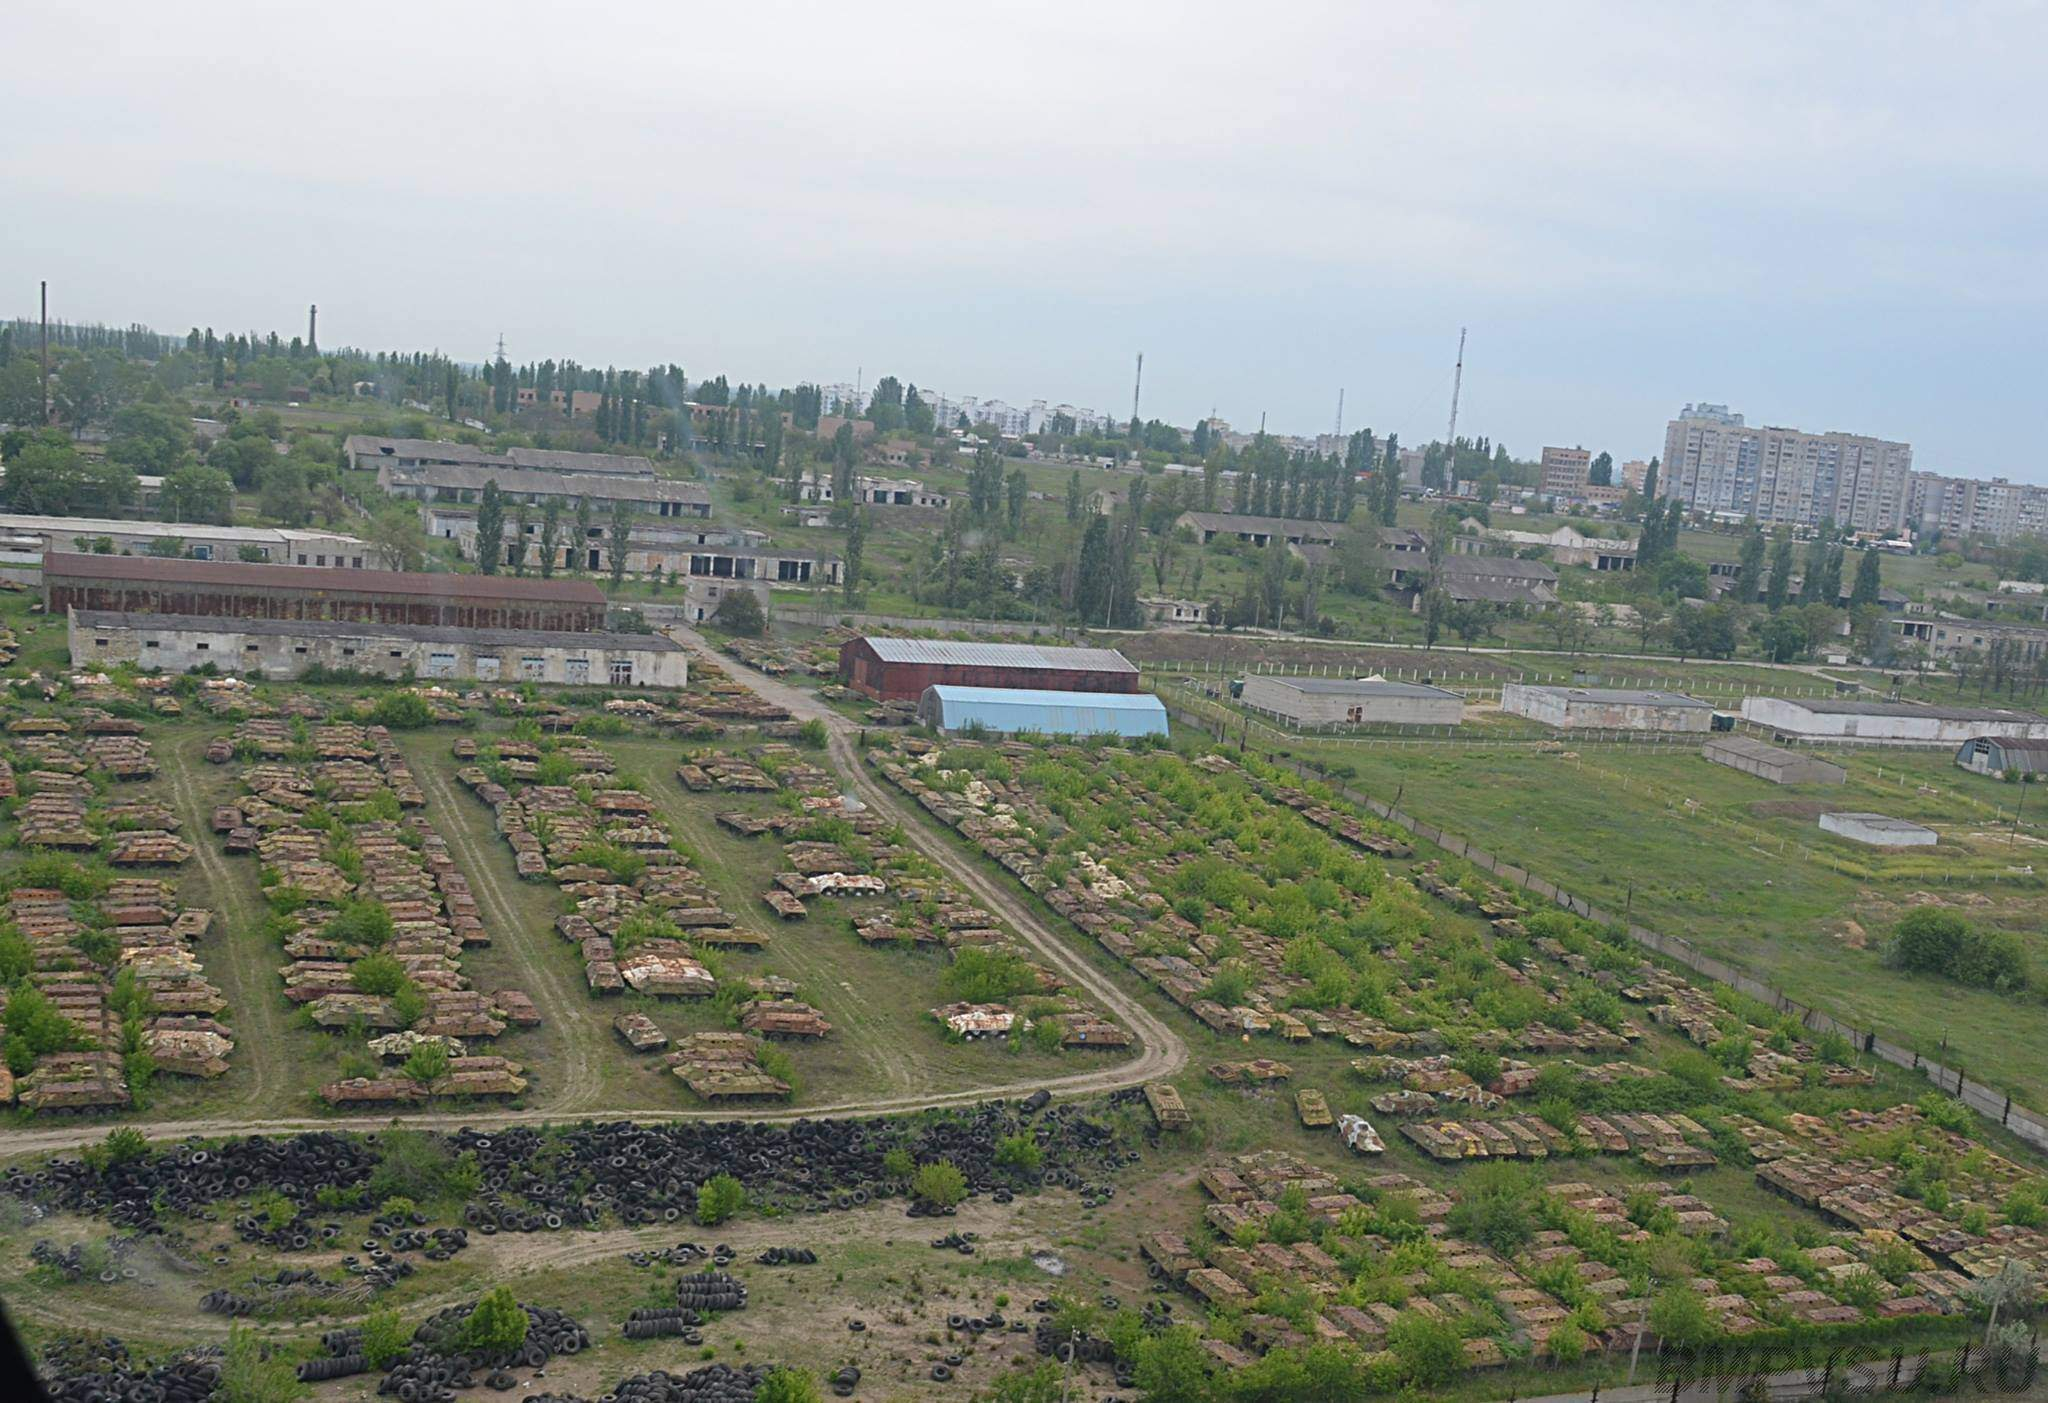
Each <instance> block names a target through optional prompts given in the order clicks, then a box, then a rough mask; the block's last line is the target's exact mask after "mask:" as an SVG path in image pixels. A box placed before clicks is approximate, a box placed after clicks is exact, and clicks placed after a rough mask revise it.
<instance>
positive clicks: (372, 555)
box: [0, 512, 378, 570]
mask: <svg viewBox="0 0 2048 1403" xmlns="http://www.w3.org/2000/svg"><path fill="white" fill-rule="evenodd" d="M0 539H4V540H6V541H9V542H15V541H19V542H22V543H24V544H27V543H28V542H31V541H32V542H34V543H35V544H34V547H33V548H34V550H35V551H36V552H37V553H39V554H48V553H49V552H51V551H70V552H75V553H89V554H95V555H99V554H104V555H148V554H149V553H150V552H151V551H152V550H162V549H164V548H165V543H166V542H172V541H175V542H176V543H177V545H178V555H180V556H182V557H184V558H185V559H187V560H246V561H252V562H256V563H259V564H265V563H267V564H273V565H308V566H320V567H324V568H327V569H337V570H361V569H364V568H365V567H368V568H370V569H375V568H377V565H378V560H377V552H376V548H375V547H373V546H371V545H370V544H369V542H367V541H363V540H359V539H358V538H356V537H354V536H347V535H343V534H342V533H341V532H339V531H312V530H308V531H293V530H289V529H287V528H285V527H279V526H213V525H209V524H207V523H203V522H196V521H116V520H113V519H111V518H106V517H96V516H29V515H22V514H16V513H11V512H10V513H4V514H0Z"/></svg>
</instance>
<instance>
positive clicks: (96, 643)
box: [92, 638, 107, 648]
mask: <svg viewBox="0 0 2048 1403" xmlns="http://www.w3.org/2000/svg"><path fill="white" fill-rule="evenodd" d="M92 646H93V647H95V648H104V647H106V646H107V640H106V639H104V638H95V639H93V641H92Z"/></svg>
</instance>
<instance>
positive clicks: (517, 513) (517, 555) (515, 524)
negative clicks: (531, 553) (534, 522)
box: [512, 498, 531, 575]
mask: <svg viewBox="0 0 2048 1403" xmlns="http://www.w3.org/2000/svg"><path fill="white" fill-rule="evenodd" d="M530 525H531V522H530V520H529V517H528V512H527V508H526V500H525V499H524V498H521V499H520V500H519V502H518V503H516V504H515V505H514V506H513V508H512V573H513V574H515V575H524V574H525V573H526V551H527V540H526V533H527V529H528V527H529V526H530Z"/></svg>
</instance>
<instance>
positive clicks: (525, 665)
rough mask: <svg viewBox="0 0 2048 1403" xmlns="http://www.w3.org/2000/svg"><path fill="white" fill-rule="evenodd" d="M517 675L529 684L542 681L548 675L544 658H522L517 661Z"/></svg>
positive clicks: (546, 661)
mask: <svg viewBox="0 0 2048 1403" xmlns="http://www.w3.org/2000/svg"><path fill="white" fill-rule="evenodd" d="M519 675H520V676H521V677H524V678H525V679H526V680H527V681H529V682H540V681H544V680H545V679H546V678H547V675H548V660H547V659H546V658H536V657H523V658H521V659H520V660H519Z"/></svg>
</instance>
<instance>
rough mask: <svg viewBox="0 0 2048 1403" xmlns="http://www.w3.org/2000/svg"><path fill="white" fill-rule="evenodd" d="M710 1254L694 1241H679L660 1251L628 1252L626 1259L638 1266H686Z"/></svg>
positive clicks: (642, 1250)
mask: <svg viewBox="0 0 2048 1403" xmlns="http://www.w3.org/2000/svg"><path fill="white" fill-rule="evenodd" d="M709 1255H710V1253H708V1252H706V1251H705V1250H704V1249H703V1248H701V1247H699V1246H698V1245H697V1244H696V1243H694V1242H678V1243H677V1244H676V1245H675V1246H673V1247H664V1248H662V1249H661V1250H660V1251H658V1252H657V1251H651V1250H646V1249H641V1250H637V1251H633V1252H628V1253H627V1254H626V1261H627V1262H628V1263H629V1264H630V1265H632V1266H636V1267H651V1266H656V1265H661V1266H671V1267H686V1266H688V1265H690V1263H692V1262H698V1261H702V1260H703V1259H704V1258H705V1257H707V1256H709Z"/></svg>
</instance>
